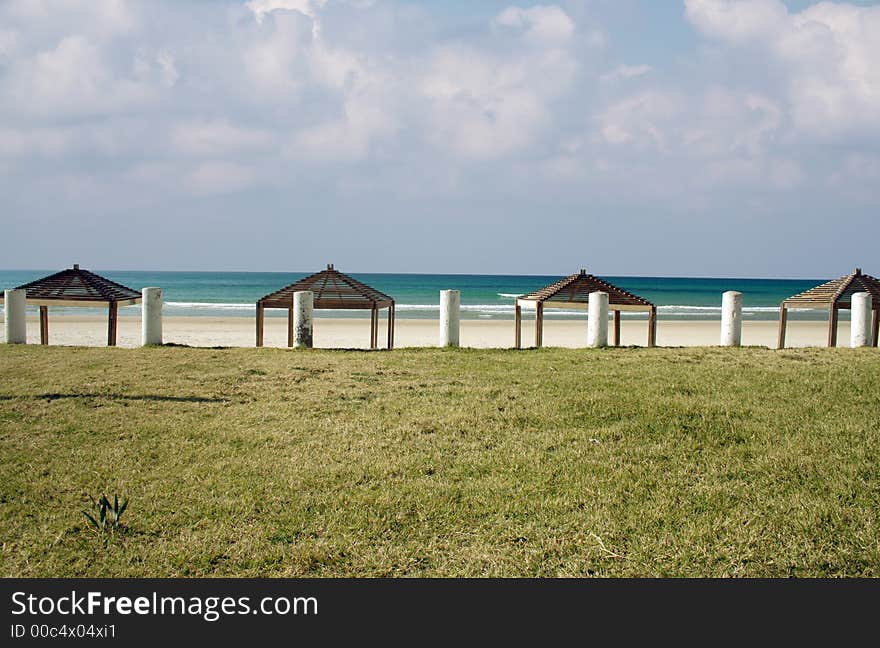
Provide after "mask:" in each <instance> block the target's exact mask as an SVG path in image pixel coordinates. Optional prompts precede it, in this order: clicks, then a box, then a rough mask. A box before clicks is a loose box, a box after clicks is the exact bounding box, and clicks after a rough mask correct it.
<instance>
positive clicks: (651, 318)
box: [648, 306, 657, 347]
mask: <svg viewBox="0 0 880 648" xmlns="http://www.w3.org/2000/svg"><path fill="white" fill-rule="evenodd" d="M656 345H657V307H656V306H652V307H651V310H650V311H649V312H648V346H649V347H652V346H656Z"/></svg>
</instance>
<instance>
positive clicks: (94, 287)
mask: <svg viewBox="0 0 880 648" xmlns="http://www.w3.org/2000/svg"><path fill="white" fill-rule="evenodd" d="M18 289H19V290H25V291H26V297H25V303H26V304H29V305H31V306H39V308H40V344H49V306H74V307H86V308H95V307H100V306H106V307H107V346H116V329H117V324H118V318H119V308H120V307H121V306H133V305H135V304H139V303H140V302H141V293H139V292H137V291H136V290H133V289H131V288H129V287H128V286H123V285H122V284H118V283H116V282H115V281H110V280H109V279H107V278H106V277H102V276H101V275H97V274H95V273H94V272H89V271H88V270H81V269H80V267H79V264H74V266H73V267H72V268H69V269H67V270H62V271H61V272H56V273H55V274H53V275H49V276H46V277H43V278H42V279H37V280H36V281H31V282H30V283H26V284H24V285H22V286H19V287H18ZM3 297H4V296H3V294H2V293H0V300H2V299H3Z"/></svg>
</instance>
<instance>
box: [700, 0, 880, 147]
mask: <svg viewBox="0 0 880 648" xmlns="http://www.w3.org/2000/svg"><path fill="white" fill-rule="evenodd" d="M686 7H687V16H688V19H689V20H690V21H691V22H692V23H693V24H694V26H695V27H697V29H698V30H699V31H700V32H701V33H703V34H705V35H706V36H709V37H712V38H717V39H719V40H721V41H723V42H725V43H729V44H731V45H733V46H735V47H743V48H745V47H749V48H755V47H757V48H761V50H762V52H763V53H765V54H766V56H767V63H768V65H769V66H770V67H771V68H772V71H773V72H774V73H775V74H777V75H778V76H779V77H781V78H782V79H783V82H784V84H785V85H784V88H785V91H786V100H787V103H788V110H789V112H790V114H791V115H792V118H793V122H794V124H795V126H796V127H798V128H799V129H800V130H801V131H802V132H804V133H806V134H808V135H810V136H812V137H815V138H818V139H827V138H829V137H841V136H851V135H853V134H855V133H861V134H864V133H866V132H870V133H873V134H875V135H880V120H878V119H877V115H878V114H880V66H878V65H877V61H878V60H880V38H878V37H877V34H880V7H877V6H872V7H859V6H855V5H851V4H844V3H840V4H833V3H828V2H823V3H819V4H816V5H813V6H810V7H808V8H806V9H804V10H803V11H801V12H798V13H789V12H788V11H787V9H786V7H785V5H784V4H783V3H782V2H781V1H780V0H746V1H742V2H730V1H729V0H686ZM757 71H758V72H760V70H757Z"/></svg>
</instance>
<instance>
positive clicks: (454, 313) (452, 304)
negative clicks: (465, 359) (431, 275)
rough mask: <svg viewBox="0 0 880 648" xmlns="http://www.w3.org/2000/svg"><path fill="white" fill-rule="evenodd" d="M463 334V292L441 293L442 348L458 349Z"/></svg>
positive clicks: (447, 291) (450, 291) (448, 291)
mask: <svg viewBox="0 0 880 648" xmlns="http://www.w3.org/2000/svg"><path fill="white" fill-rule="evenodd" d="M460 332H461V292H459V291H458V290H441V291H440V346H442V347H457V346H458V342H459V333H460Z"/></svg>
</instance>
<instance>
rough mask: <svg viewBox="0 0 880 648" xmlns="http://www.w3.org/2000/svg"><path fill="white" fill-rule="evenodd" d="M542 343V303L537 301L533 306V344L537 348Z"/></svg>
mask: <svg viewBox="0 0 880 648" xmlns="http://www.w3.org/2000/svg"><path fill="white" fill-rule="evenodd" d="M543 343H544V304H543V302H538V305H537V307H536V308H535V346H536V347H538V348H539V349H540V348H541V345H542V344H543Z"/></svg>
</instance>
